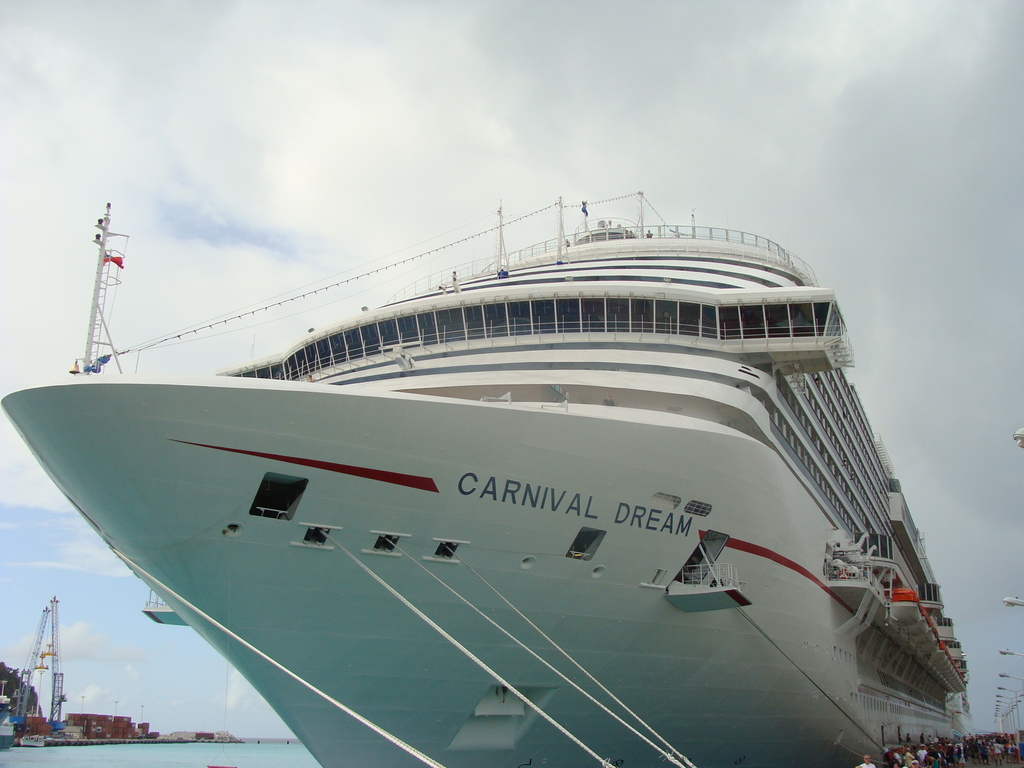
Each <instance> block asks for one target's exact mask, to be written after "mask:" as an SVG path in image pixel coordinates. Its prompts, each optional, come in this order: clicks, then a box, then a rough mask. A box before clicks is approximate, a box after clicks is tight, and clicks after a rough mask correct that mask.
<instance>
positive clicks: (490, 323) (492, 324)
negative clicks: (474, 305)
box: [484, 304, 508, 338]
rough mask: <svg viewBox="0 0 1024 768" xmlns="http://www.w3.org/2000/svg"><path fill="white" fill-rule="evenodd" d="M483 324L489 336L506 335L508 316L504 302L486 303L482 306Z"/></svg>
mask: <svg viewBox="0 0 1024 768" xmlns="http://www.w3.org/2000/svg"><path fill="white" fill-rule="evenodd" d="M484 324H485V326H486V329H487V333H488V335H489V336H491V337H492V338H493V337H500V336H508V316H507V315H506V314H505V305H504V304H488V305H486V306H485V307H484Z"/></svg>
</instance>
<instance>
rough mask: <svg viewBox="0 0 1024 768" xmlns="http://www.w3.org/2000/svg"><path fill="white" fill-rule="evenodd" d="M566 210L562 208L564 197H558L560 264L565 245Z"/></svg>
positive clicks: (557, 235) (557, 234)
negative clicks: (564, 213)
mask: <svg viewBox="0 0 1024 768" xmlns="http://www.w3.org/2000/svg"><path fill="white" fill-rule="evenodd" d="M564 210H565V209H564V208H563V207H562V197H561V195H559V197H558V232H557V233H556V235H555V236H556V237H557V238H558V259H557V261H558V263H559V264H561V263H562V245H563V243H565V217H564V215H563V212H564Z"/></svg>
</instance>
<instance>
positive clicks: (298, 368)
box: [293, 349, 308, 376]
mask: <svg viewBox="0 0 1024 768" xmlns="http://www.w3.org/2000/svg"><path fill="white" fill-rule="evenodd" d="M293 357H294V358H295V375H296V376H305V375H306V374H307V373H308V370H307V367H306V350H304V349H300V350H298V351H297V352H296V353H295V354H294V355H293Z"/></svg>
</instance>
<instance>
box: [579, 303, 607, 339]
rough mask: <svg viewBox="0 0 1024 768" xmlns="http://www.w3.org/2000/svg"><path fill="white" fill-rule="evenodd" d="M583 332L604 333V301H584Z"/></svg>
mask: <svg viewBox="0 0 1024 768" xmlns="http://www.w3.org/2000/svg"><path fill="white" fill-rule="evenodd" d="M583 330H584V331H585V332H587V333H604V299H583Z"/></svg>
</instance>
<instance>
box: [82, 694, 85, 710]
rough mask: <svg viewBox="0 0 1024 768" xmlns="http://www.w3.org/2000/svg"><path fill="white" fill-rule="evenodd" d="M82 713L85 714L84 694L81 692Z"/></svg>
mask: <svg viewBox="0 0 1024 768" xmlns="http://www.w3.org/2000/svg"><path fill="white" fill-rule="evenodd" d="M82 714H83V715H84V714H85V694H84V693H83V694H82Z"/></svg>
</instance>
